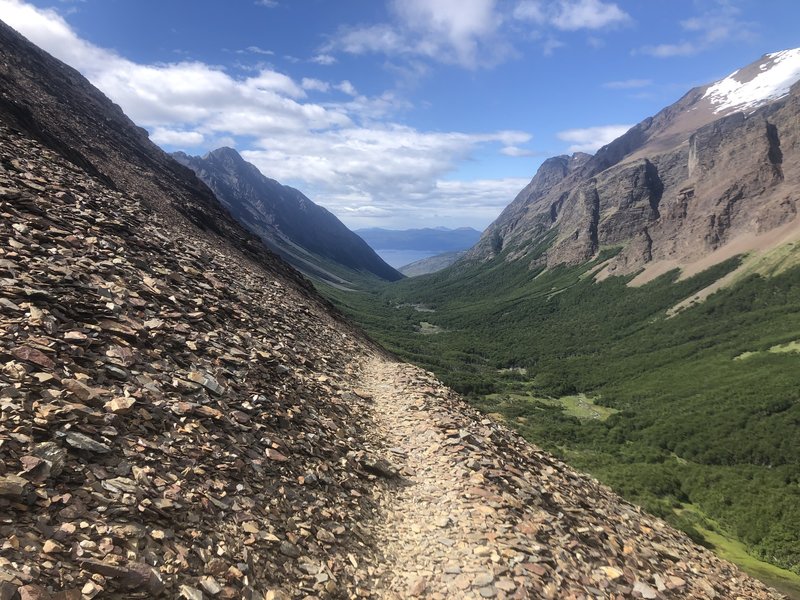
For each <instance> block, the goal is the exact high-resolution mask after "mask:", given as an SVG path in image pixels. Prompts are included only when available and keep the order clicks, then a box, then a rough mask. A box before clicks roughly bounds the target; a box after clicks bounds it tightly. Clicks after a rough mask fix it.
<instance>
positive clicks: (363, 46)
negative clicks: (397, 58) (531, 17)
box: [323, 0, 511, 69]
mask: <svg viewBox="0 0 800 600" xmlns="http://www.w3.org/2000/svg"><path fill="white" fill-rule="evenodd" d="M390 6H391V12H392V16H393V17H394V22H393V23H378V24H374V25H368V26H360V27H344V28H342V29H341V30H340V31H339V32H338V33H337V34H336V35H335V36H333V38H332V39H331V41H330V42H329V43H328V44H326V45H325V47H324V48H323V51H324V52H326V53H330V52H335V51H339V52H346V53H349V54H366V53H382V54H386V55H401V56H407V57H420V56H421V57H426V58H429V59H433V60H436V61H440V62H445V63H449V64H457V65H460V66H463V67H466V68H470V69H474V68H477V67H481V66H487V65H491V64H495V63H497V62H498V61H500V60H502V59H503V58H505V57H506V56H508V55H510V54H511V47H510V45H509V44H508V42H507V41H506V40H505V39H504V37H503V36H502V35H500V26H501V25H502V23H503V15H502V13H501V11H500V10H499V9H498V7H497V0H392V2H391V4H390Z"/></svg>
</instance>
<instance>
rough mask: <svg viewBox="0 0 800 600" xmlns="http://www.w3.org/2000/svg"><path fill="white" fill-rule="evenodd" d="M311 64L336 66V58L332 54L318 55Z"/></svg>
mask: <svg viewBox="0 0 800 600" xmlns="http://www.w3.org/2000/svg"><path fill="white" fill-rule="evenodd" d="M311 62H313V63H317V64H318V65H324V66H329V65H333V64H336V57H335V56H331V55H330V54H317V55H316V56H314V57H313V58H311Z"/></svg>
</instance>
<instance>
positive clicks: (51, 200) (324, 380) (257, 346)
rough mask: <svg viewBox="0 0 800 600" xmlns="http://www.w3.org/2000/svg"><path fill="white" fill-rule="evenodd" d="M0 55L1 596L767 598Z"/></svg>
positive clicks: (6, 39)
mask: <svg viewBox="0 0 800 600" xmlns="http://www.w3.org/2000/svg"><path fill="white" fill-rule="evenodd" d="M0 41H2V44H0V51H2V52H3V55H4V57H5V63H2V65H3V66H2V69H4V70H3V71H2V74H3V77H4V84H7V83H9V82H10V83H13V84H14V85H17V84H19V85H22V86H23V87H21V88H19V89H17V88H14V87H11V88H9V87H3V94H4V98H5V100H4V101H3V104H2V106H0V215H2V218H1V219H0V330H2V336H1V337H0V361H1V362H2V367H1V368H0V413H1V416H2V418H0V538H2V545H1V546H0V598H3V599H8V600H30V599H33V598H36V599H39V600H66V599H70V600H71V599H75V600H78V599H90V598H184V599H189V600H202V599H204V598H230V599H234V598H236V599H238V598H246V599H256V598H257V599H267V600H283V599H290V598H297V599H300V598H320V599H326V598H331V599H332V598H358V597H361V598H397V597H410V596H417V597H428V598H444V597H451V598H479V597H489V598H491V597H494V598H498V599H501V600H502V599H504V598H528V597H543V598H585V597H601V598H692V597H693V598H720V597H724V598H736V597H742V598H750V599H767V598H778V597H779V596H778V595H777V594H775V593H773V592H771V591H770V590H768V589H767V588H765V587H764V586H763V585H761V584H760V583H758V582H757V581H755V580H753V579H751V578H749V577H747V576H744V575H743V574H742V573H740V572H739V571H738V570H737V569H736V568H735V567H733V566H732V565H730V564H728V563H726V562H724V561H721V560H719V559H717V558H716V557H714V556H713V555H712V554H711V553H709V552H708V551H706V550H704V549H702V548H699V547H696V546H694V545H693V544H692V543H691V542H690V541H689V539H688V538H686V537H685V536H684V535H682V534H680V533H678V532H676V531H674V530H672V529H670V528H669V527H668V526H667V525H665V524H664V523H662V522H660V521H658V520H657V519H654V518H652V517H648V516H647V515H644V514H642V513H641V511H639V510H637V509H635V508H634V507H632V506H630V505H628V504H626V503H624V502H623V501H622V500H620V499H619V498H618V497H616V496H615V495H614V494H612V493H611V492H610V491H609V490H608V489H606V488H604V487H603V486H600V485H599V484H597V482H595V481H594V480H592V479H590V478H588V477H586V476H582V475H579V474H577V473H574V472H573V471H571V470H570V469H569V468H568V467H566V466H565V465H563V464H562V463H560V462H559V461H557V460H554V459H553V458H551V457H549V456H548V455H546V454H544V453H542V452H540V451H538V450H537V449H535V448H534V447H532V446H530V445H529V444H527V443H525V442H524V441H523V440H522V439H521V438H520V437H519V436H518V435H516V434H514V433H512V432H510V431H509V430H508V429H507V428H505V427H504V426H503V425H500V424H497V423H494V422H492V421H490V420H488V419H486V418H483V417H481V416H480V415H478V414H476V413H475V412H474V411H472V410H470V409H469V408H468V407H467V406H466V405H465V403H464V402H463V400H461V399H460V398H458V397H457V396H456V395H455V394H454V393H453V392H451V391H449V390H447V389H446V388H444V387H443V386H441V385H440V384H439V383H438V382H436V381H435V380H434V379H433V378H432V376H430V375H429V374H426V373H423V372H421V371H419V370H418V369H415V368H413V367H410V366H408V365H400V364H397V363H394V362H392V361H391V360H389V359H388V358H387V357H386V356H385V355H384V354H383V353H381V352H380V351H379V350H378V349H377V348H375V347H374V346H372V345H371V344H370V343H369V342H367V341H366V340H365V339H364V338H362V337H361V335H360V334H359V333H358V332H357V331H355V330H353V329H352V328H351V327H350V326H349V325H348V324H347V323H346V322H344V321H343V320H342V319H341V318H340V317H339V316H338V315H337V314H335V313H334V312H332V309H331V308H330V307H329V305H327V304H326V303H325V302H324V301H323V300H322V299H321V298H320V297H319V296H317V295H316V293H315V292H314V291H313V289H312V288H311V287H310V286H309V284H308V282H307V281H306V280H304V279H303V278H301V277H300V276H299V275H297V274H296V273H295V272H294V271H293V270H292V269H291V268H290V267H288V266H286V265H285V264H284V263H283V262H282V261H280V260H279V259H277V258H276V257H275V256H274V255H272V254H271V253H269V251H268V250H266V248H264V247H263V245H262V244H261V243H260V242H259V241H258V239H256V238H254V237H252V236H250V235H249V234H248V233H247V232H245V231H244V230H242V229H241V228H240V227H239V226H238V225H237V224H236V222H235V221H233V220H232V219H231V218H230V216H229V215H228V214H227V212H226V211H225V210H224V209H223V208H222V207H220V206H218V205H216V204H214V202H215V200H214V197H213V195H212V194H211V192H210V191H209V190H208V189H207V188H205V187H204V186H203V184H201V183H200V182H199V181H198V180H197V179H196V178H195V177H194V175H193V174H192V173H191V172H190V171H189V170H186V169H183V168H182V167H180V166H178V165H172V164H170V162H169V160H171V159H169V158H168V157H165V156H163V155H161V154H158V152H156V151H155V150H154V149H153V148H154V147H153V146H152V145H150V144H149V142H148V141H147V139H146V138H145V137H144V136H136V135H135V134H134V132H135V129H133V126H132V125H131V124H130V123H129V122H127V121H125V120H124V118H123V117H122V116H121V113H119V112H118V111H117V110H116V109H115V108H113V107H112V106H111V105H110V103H108V102H107V101H104V100H103V99H102V96H101V95H100V94H99V92H97V91H93V90H92V89H91V88H90V86H89V84H88V83H87V82H86V81H85V80H83V79H82V78H81V77H80V76H79V75H78V74H77V73H75V72H74V71H70V70H68V68H67V67H65V66H64V65H62V64H61V63H58V62H57V61H55V60H54V59H52V58H51V57H49V56H47V55H46V54H44V53H42V52H41V51H39V50H37V49H35V48H33V47H32V46H31V45H30V44H28V43H27V42H25V41H24V40H23V39H22V38H19V37H18V36H16V34H14V33H13V32H10V31H9V30H8V29H7V28H5V27H4V26H2V27H0ZM8 65H14V69H18V70H19V72H16V71H15V72H14V73H11V74H9V69H10V68H11V67H9V66H8ZM15 98H16V100H15ZM56 98H61V99H63V100H64V101H65V102H68V103H69V108H70V109H71V110H72V112H71V113H60V112H58V111H57V110H56V107H55V100H54V99H56ZM23 101H28V102H31V103H32V105H31V109H30V110H28V111H27V112H25V110H27V109H25V110H23V109H24V105H23V104H22V102H23ZM37 103H38V104H37ZM84 110H89V111H93V112H91V114H84V113H83V112H81V111H84ZM50 118H53V119H54V120H53V121H52V122H50V121H49V120H48V119H50ZM71 118H74V119H75V123H72V122H71V121H70V119H71ZM92 119H97V123H96V124H95V127H94V128H88V125H87V124H89V123H92ZM95 134H96V135H98V136H99V137H98V138H97V139H95V138H94V137H92V136H94V135H95ZM156 150H157V149H156ZM126 152H131V158H130V162H127V158H126V154H125V153H126ZM148 165H150V166H152V171H150V170H147V168H146V167H148ZM148 181H149V183H148ZM137 182H138V183H140V184H141V185H139V186H138V187H137V185H136V184H137ZM193 190H195V191H193ZM444 516H447V520H446V521H445V519H444ZM435 528H436V529H435Z"/></svg>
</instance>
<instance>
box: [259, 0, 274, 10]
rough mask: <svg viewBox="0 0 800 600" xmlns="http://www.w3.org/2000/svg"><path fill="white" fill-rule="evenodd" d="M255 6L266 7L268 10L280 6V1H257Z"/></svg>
mask: <svg viewBox="0 0 800 600" xmlns="http://www.w3.org/2000/svg"><path fill="white" fill-rule="evenodd" d="M255 4H256V5H257V6H266V7H267V8H275V7H276V6H278V4H279V3H278V0H256V1H255Z"/></svg>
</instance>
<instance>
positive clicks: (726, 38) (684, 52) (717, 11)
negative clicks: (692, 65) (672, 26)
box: [637, 0, 755, 58]
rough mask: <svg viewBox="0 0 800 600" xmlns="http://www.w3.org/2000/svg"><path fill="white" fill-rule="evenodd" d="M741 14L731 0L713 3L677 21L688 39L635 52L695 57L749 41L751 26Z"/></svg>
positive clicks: (665, 56)
mask: <svg viewBox="0 0 800 600" xmlns="http://www.w3.org/2000/svg"><path fill="white" fill-rule="evenodd" d="M741 12H742V11H741V9H740V8H739V7H737V6H736V5H735V4H734V3H732V2H731V1H730V0H714V1H713V2H712V3H711V8H709V9H707V10H705V11H704V12H702V13H700V14H698V15H696V16H694V17H690V18H688V19H684V20H683V21H681V22H680V26H681V28H682V29H683V30H684V31H685V32H686V33H687V34H688V36H687V39H682V40H680V41H678V42H674V43H664V44H654V45H648V46H643V47H641V48H639V49H638V50H637V52H638V53H641V54H649V55H650V56H655V57H657V58H672V57H675V56H694V55H695V54H699V53H701V52H704V51H706V50H708V49H710V48H713V47H714V46H717V45H719V44H723V43H726V42H738V41H750V40H752V39H753V37H754V36H755V33H754V25H753V23H750V22H748V21H745V20H744V19H742V18H741Z"/></svg>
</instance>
